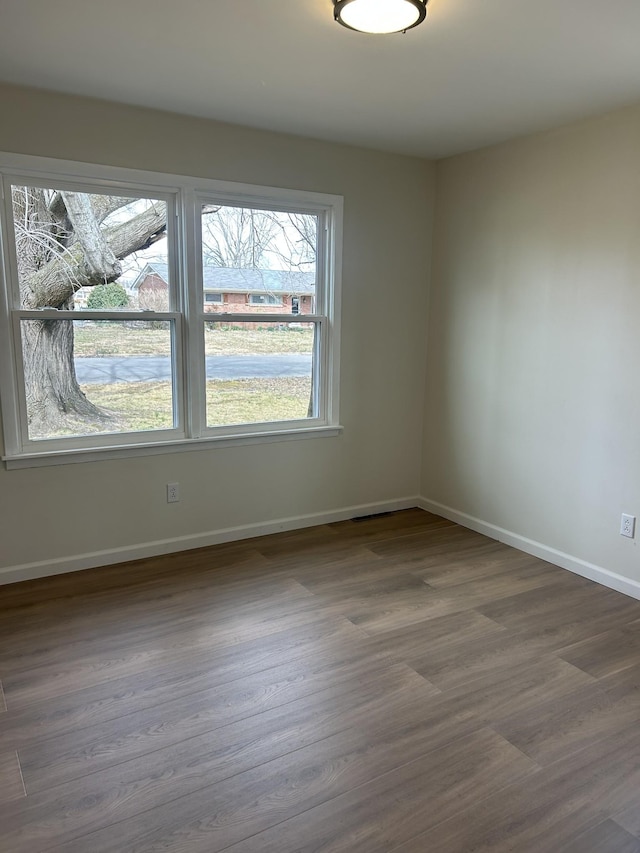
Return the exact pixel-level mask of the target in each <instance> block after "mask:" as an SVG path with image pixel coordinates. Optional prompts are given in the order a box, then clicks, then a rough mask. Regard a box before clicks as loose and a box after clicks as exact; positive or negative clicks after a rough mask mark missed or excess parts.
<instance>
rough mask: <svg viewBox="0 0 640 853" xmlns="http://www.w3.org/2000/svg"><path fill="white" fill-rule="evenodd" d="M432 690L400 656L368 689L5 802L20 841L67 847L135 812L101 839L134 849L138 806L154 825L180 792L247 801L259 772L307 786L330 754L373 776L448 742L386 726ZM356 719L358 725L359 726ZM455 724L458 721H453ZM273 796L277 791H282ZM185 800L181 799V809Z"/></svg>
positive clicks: (12, 834) (332, 692)
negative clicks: (244, 794)
mask: <svg viewBox="0 0 640 853" xmlns="http://www.w3.org/2000/svg"><path fill="white" fill-rule="evenodd" d="M351 688H353V685H351ZM428 693H429V691H428V690H427V689H426V688H425V685H424V683H423V682H422V681H421V680H420V678H419V677H418V676H416V674H415V673H412V672H411V671H410V670H407V669H406V668H403V667H402V666H401V665H394V666H393V667H392V668H391V669H389V670H388V671H386V672H383V673H382V674H381V676H380V678H377V679H372V680H371V681H370V683H369V684H368V686H367V687H364V688H362V689H360V690H353V689H349V685H348V684H345V685H344V686H343V688H342V690H340V688H339V687H335V686H334V687H331V688H328V689H326V690H325V691H322V693H321V694H319V695H317V696H315V697H313V700H312V701H310V697H305V698H303V699H300V700H297V701H296V702H292V703H289V704H286V705H283V706H279V707H278V708H275V709H272V710H270V711H266V712H263V713H261V714H259V715H254V716H251V717H248V718H245V719H242V720H238V721H235V722H233V723H230V724H228V725H227V726H225V727H221V728H220V729H217V730H216V731H214V732H211V731H207V732H206V733H204V734H202V735H200V736H194V737H191V738H189V739H186V740H182V741H180V742H175V743H172V744H171V743H170V744H169V745H168V746H167V745H165V746H163V747H161V745H160V744H157V745H156V746H157V748H156V749H155V750H154V751H153V752H150V753H149V752H145V753H143V754H141V755H140V756H139V758H137V759H132V760H128V761H124V762H122V763H118V764H116V765H112V766H107V767H104V769H102V770H99V771H97V772H95V773H92V774H90V775H88V776H82V777H81V778H76V779H72V780H70V781H67V782H62V781H60V780H59V784H58V785H56V786H55V788H53V787H52V785H51V784H49V785H45V786H42V787H39V789H38V790H36V791H33V792H31V793H30V798H29V802H28V803H25V804H24V806H23V808H22V809H20V810H18V809H16V808H12V809H10V810H4V811H3V810H0V822H1V824H2V826H3V830H4V832H5V838H7V839H9V840H11V843H12V845H13V847H15V850H16V851H20V850H22V849H25V850H27V849H29V850H35V849H40V845H46V844H48V843H51V842H52V841H55V844H56V845H58V846H63V847H64V849H65V850H67V849H71V847H70V841H71V840H72V839H73V838H74V837H76V836H78V835H81V834H84V833H86V832H89V831H91V830H93V829H95V828H96V825H100V824H101V823H105V824H114V823H119V822H122V821H125V820H130V823H129V824H128V825H126V826H124V828H123V829H117V830H114V829H113V827H110V829H109V831H108V832H105V833H104V839H105V840H104V842H101V843H104V845H105V849H115V850H122V849H127V850H128V849H130V848H129V847H128V845H129V844H132V841H131V839H133V837H134V835H135V833H134V834H131V827H132V826H134V825H135V824H136V823H137V822H138V821H137V816H139V815H141V816H142V817H141V818H140V822H141V825H146V822H147V820H148V817H149V815H148V814H147V813H148V811H149V810H150V809H153V810H154V812H155V810H157V812H155V813H156V814H160V813H162V814H164V813H165V812H164V809H163V808H162V807H163V806H167V808H169V807H170V806H171V804H172V803H173V801H174V800H175V799H176V797H178V796H180V797H183V798H185V799H184V801H183V803H189V804H191V805H192V806H194V805H196V804H200V805H201V804H202V802H206V803H210V802H211V797H212V796H213V797H214V800H215V801H216V802H218V801H220V802H222V800H224V799H226V798H227V797H229V798H230V803H231V804H233V803H234V802H236V801H239V797H240V792H241V791H242V790H244V789H245V786H249V785H250V786H251V788H250V790H251V792H252V793H251V796H252V797H255V792H256V790H257V788H258V787H259V781H258V780H260V779H271V777H273V776H280V777H282V780H283V781H282V784H284V785H285V786H286V785H290V784H291V782H290V781H287V780H288V778H289V776H290V775H292V774H294V773H296V774H299V775H300V777H301V779H300V783H299V786H300V788H301V789H302V791H304V789H305V780H307V781H308V782H310V783H313V782H314V779H315V777H316V773H315V772H310V769H309V768H312V767H313V766H314V764H313V763H314V761H320V758H322V760H323V761H325V762H329V763H330V765H331V767H336V766H338V765H339V766H342V765H345V766H346V765H348V766H349V767H351V765H353V768H352V769H351V770H350V773H351V774H354V773H357V774H363V775H364V776H365V777H366V776H367V774H369V773H370V772H373V769H372V768H373V767H374V766H378V765H374V764H372V763H371V762H372V761H374V762H376V761H377V762H378V763H380V762H381V761H383V762H388V763H390V764H391V765H392V766H395V763H394V762H396V761H397V760H398V755H399V750H400V749H401V748H402V749H405V752H406V753H408V751H409V750H410V749H413V748H416V747H417V746H418V745H419V743H422V744H426V745H435V744H438V743H439V741H438V740H437V738H436V737H435V736H434V734H433V733H432V732H431V731H430V730H428V729H427V728H425V727H423V730H422V739H421V740H419V738H418V736H417V735H415V736H414V737H410V734H409V735H407V734H405V733H404V732H403V731H402V729H401V727H400V726H397V725H393V726H391V733H390V735H388V736H387V739H386V740H385V737H384V736H383V734H381V733H383V732H384V730H385V725H387V726H388V722H389V714H390V713H391V714H393V715H394V717H395V718H396V719H399V720H403V719H406V718H407V717H409V718H411V715H413V716H414V717H415V715H416V709H417V707H418V705H419V704H422V705H423V704H424V702H425V701H426V700H427V698H428ZM389 696H391V697H392V699H391V701H390V700H389ZM385 721H386V723H385ZM356 723H357V725H358V731H356V730H354V728H353V726H354V724H356ZM369 727H371V728H372V729H373V730H374V731H375V732H376V739H375V745H372V740H371V739H370V738H369V737H368V735H367V732H368V731H369ZM347 729H349V731H348V733H345V730H347ZM450 731H454V726H453V724H451V725H450ZM389 738H390V739H391V740H390V742H389V743H387V741H389ZM408 740H410V741H411V743H410V744H408V743H407V741H408ZM403 744H405V745H404V746H403ZM304 750H306V751H304ZM369 755H372V756H373V758H369V757H368V756H369ZM380 766H385V767H386V766H387V765H386V763H385V764H383V765H380ZM238 777H240V778H238ZM347 778H348V779H354V778H360V777H359V776H357V777H356V776H353V775H350V776H348V777H347ZM231 780H237V781H235V782H232V781H231ZM214 786H215V790H213V788H214ZM203 789H205V790H204V791H203V793H199V792H200V791H202V790H203ZM314 790H315V786H314ZM230 791H233V794H230V793H228V792H230ZM270 796H271V795H270ZM273 796H274V797H276V799H277V796H276V794H275V793H274V794H273ZM314 796H319V795H318V794H315V795H314ZM267 800H269V798H267ZM183 803H181V804H179V805H178V807H177V808H178V810H179V811H180V812H181V810H182V805H183ZM247 805H248V807H250V805H251V804H250V803H249V804H247ZM198 807H200V806H198ZM230 807H231V805H230V806H229V808H230ZM173 808H174V809H175V806H174V807H173ZM170 814H174V815H175V814H176V812H175V811H173V812H172V811H171V810H169V811H168V812H167V815H170ZM145 815H146V817H145ZM52 827H55V833H54V830H53V829H52ZM118 832H124V833H125V835H124V836H123V835H122V834H120V835H118ZM129 836H130V837H129ZM125 838H129V840H125ZM97 843H98V842H97V839H96V840H94V841H92V843H91V847H90V848H89V849H92V850H95V849H96V848H95V846H94V845H95V844H97ZM44 849H46V846H45V848H44ZM80 849H81V845H80ZM131 849H132V848H131Z"/></svg>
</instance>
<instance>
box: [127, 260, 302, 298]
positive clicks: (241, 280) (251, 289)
mask: <svg viewBox="0 0 640 853" xmlns="http://www.w3.org/2000/svg"><path fill="white" fill-rule="evenodd" d="M202 273H203V285H204V290H205V291H209V292H214V293H216V292H217V293H294V294H305V293H311V294H312V293H314V292H315V273H311V272H298V271H292V272H290V271H289V270H254V269H237V268H236V267H214V266H205V267H204V268H203V271H202ZM153 274H155V275H157V276H159V277H160V278H161V279H162V280H163V281H168V277H169V265H168V264H164V263H161V262H155V261H154V262H153V263H149V264H146V265H145V266H144V268H143V269H142V270H141V271H140V273H139V274H138V276H137V277H136V279H135V280H134V281H133V283H132V285H131V287H132V289H133V290H137V289H138V288H139V287H140V285H141V284H142V282H143V281H144V280H145V278H147V276H149V275H153Z"/></svg>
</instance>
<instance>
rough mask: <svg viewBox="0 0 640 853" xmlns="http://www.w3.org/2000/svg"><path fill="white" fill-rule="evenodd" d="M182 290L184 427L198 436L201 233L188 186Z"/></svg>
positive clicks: (202, 372)
mask: <svg viewBox="0 0 640 853" xmlns="http://www.w3.org/2000/svg"><path fill="white" fill-rule="evenodd" d="M182 211H183V226H182V238H183V245H182V252H181V255H182V265H183V266H182V269H183V275H182V282H181V283H182V294H183V299H184V311H185V335H184V347H185V349H184V354H185V358H184V363H185V373H186V377H185V380H186V381H185V389H186V400H187V430H188V435H190V436H191V437H192V438H200V437H201V436H202V433H203V431H204V429H205V422H206V414H205V408H206V404H205V390H206V365H205V347H204V325H203V316H202V315H203V306H202V301H203V293H204V287H203V283H202V265H201V263H200V256H201V253H202V237H201V228H200V218H201V217H200V205H199V202H198V198H197V196H196V194H195V192H194V191H193V190H191V189H187V190H184V191H183V194H182Z"/></svg>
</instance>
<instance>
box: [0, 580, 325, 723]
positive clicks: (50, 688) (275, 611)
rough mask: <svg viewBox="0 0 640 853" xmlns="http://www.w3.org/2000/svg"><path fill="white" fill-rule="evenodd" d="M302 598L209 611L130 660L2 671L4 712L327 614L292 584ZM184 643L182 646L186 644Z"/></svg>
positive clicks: (108, 658)
mask: <svg viewBox="0 0 640 853" xmlns="http://www.w3.org/2000/svg"><path fill="white" fill-rule="evenodd" d="M296 586H298V587H299V589H300V590H301V592H300V593H289V595H288V596H287V597H286V598H284V599H283V600H281V601H278V600H277V599H276V601H275V602H273V601H269V602H267V603H265V602H263V603H260V602H256V603H255V604H252V605H250V606H246V607H242V606H240V607H238V608H234V607H230V608H229V607H226V608H222V609H221V610H220V611H218V610H217V608H212V609H211V610H208V611H207V619H206V625H205V626H204V627H203V628H202V630H201V631H189V630H187V631H186V634H183V633H177V634H169V635H168V636H167V637H166V638H163V639H160V640H156V641H155V642H149V643H147V644H144V643H141V644H140V646H139V647H138V646H136V647H135V652H134V655H133V656H132V655H128V654H126V652H125V653H124V654H118V655H117V656H116V657H113V656H112V655H110V654H109V651H110V650H109V649H105V650H104V651H102V652H101V653H99V654H96V655H90V656H89V657H87V658H81V659H80V660H67V659H64V658H62V659H60V660H59V661H58V663H57V666H52V665H51V664H47V665H43V666H40V667H31V668H30V669H25V670H21V671H19V672H16V673H14V672H9V673H7V672H4V678H3V683H4V687H5V697H6V701H7V707H8V708H9V709H11V710H18V709H22V708H24V707H26V706H28V705H29V704H31V703H32V702H34V701H42V700H43V699H51V698H54V697H56V696H60V695H62V694H64V693H66V692H69V691H72V690H74V689H77V688H78V687H79V686H81V685H82V686H90V685H95V684H99V683H101V682H102V681H104V680H105V677H106V678H118V677H120V676H122V675H126V674H129V673H131V672H132V671H138V672H143V671H144V670H145V669H146V668H147V667H149V666H152V665H153V664H154V663H157V662H159V661H161V660H163V659H164V658H165V657H166V655H167V654H168V653H170V652H171V651H173V650H174V649H175V648H176V645H177V647H178V648H180V649H182V650H184V649H185V646H186V648H187V649H189V648H193V649H195V648H199V647H201V646H202V644H203V643H207V644H209V645H211V646H216V647H218V648H220V647H224V646H232V645H236V644H238V643H243V642H247V641H250V640H253V639H260V638H263V637H268V636H269V635H271V634H275V633H279V632H280V631H282V630H283V629H287V628H297V627H301V626H304V625H306V624H308V623H309V622H310V621H312V620H313V619H315V618H322V617H324V616H327V615H329V614H331V613H332V612H333V611H332V608H331V607H330V606H329V605H327V606H324V607H323V606H322V605H321V603H320V602H318V601H316V600H315V599H314V597H313V596H312V595H311V594H310V593H308V592H307V590H304V588H303V587H302V586H300V585H299V584H298V585H296ZM185 640H186V641H185Z"/></svg>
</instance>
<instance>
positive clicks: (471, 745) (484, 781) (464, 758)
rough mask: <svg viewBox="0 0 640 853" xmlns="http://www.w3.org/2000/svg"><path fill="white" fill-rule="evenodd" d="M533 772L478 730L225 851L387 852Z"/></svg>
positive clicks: (194, 838)
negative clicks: (480, 796)
mask: <svg viewBox="0 0 640 853" xmlns="http://www.w3.org/2000/svg"><path fill="white" fill-rule="evenodd" d="M535 773H536V766H535V765H534V764H533V762H529V760H528V759H525V757H524V756H523V755H522V753H520V752H518V750H515V749H514V748H513V747H512V746H511V745H510V744H508V743H507V742H506V741H504V740H503V739H501V738H499V737H497V735H495V734H494V733H493V732H490V731H488V730H481V731H478V732H476V733H474V734H472V735H469V736H468V737H465V738H461V739H459V740H457V741H454V742H453V743H451V744H449V745H448V746H446V747H443V748H442V749H440V750H437V751H436V752H432V753H429V754H427V755H426V756H424V757H420V758H417V759H415V760H414V761H411V762H410V763H408V764H404V765H403V766H401V767H399V768H398V769H397V770H394V771H392V772H390V773H387V774H385V775H384V776H381V777H379V778H377V779H374V780H373V781H371V782H368V783H367V784H365V785H362V786H360V787H358V788H354V789H353V790H351V791H350V792H349V793H347V794H344V795H342V796H339V797H336V798H335V799H333V800H330V801H328V802H325V803H323V804H322V805H320V806H317V807H315V808H313V809H310V810H309V811H306V812H303V813H300V814H299V815H297V816H296V817H294V818H292V819H289V820H287V821H284V822H283V823H280V824H278V825H277V826H275V827H274V828H272V829H269V830H267V831H263V832H261V833H259V834H257V835H254V836H252V837H251V838H247V839H246V840H244V841H242V842H240V843H238V844H235V845H233V846H232V847H229V853H258V851H259V853H302V851H311V850H313V851H318V853H320V851H322V853H388V851H389V850H391V849H393V848H394V847H395V846H397V845H398V844H399V843H400V842H402V841H404V840H406V839H408V838H411V837H413V836H414V835H417V834H419V833H420V832H424V831H425V830H428V829H429V828H431V827H433V826H436V825H437V824H438V823H439V822H440V821H442V820H444V819H445V818H446V817H447V816H448V815H451V814H457V813H458V812H459V811H460V810H461V809H462V808H464V806H465V804H467V803H469V802H470V801H471V800H472V799H473V798H474V797H475V796H476V793H477V790H478V789H479V788H480V789H482V791H483V792H484V793H485V794H489V793H493V792H496V791H500V790H503V789H504V788H507V787H509V786H511V785H514V784H516V783H517V782H518V781H519V780H521V779H523V778H526V777H527V776H530V775H532V774H535ZM203 829H204V830H205V831H204V832H203V831H202V830H203ZM207 829H208V824H207V823H205V822H204V821H203V822H202V823H201V824H200V825H198V826H194V828H193V830H192V833H191V834H190V835H189V841H190V843H192V844H193V847H192V848H191V847H190V849H193V850H194V851H200V850H202V851H204V850H206V849H208V848H207V847H206V844H207V834H206V830H207ZM134 849H135V848H134ZM140 849H150V850H152V849H160V848H159V847H157V848H154V847H149V848H140ZM423 849H425V850H427V849H433V850H439V851H440V850H443V851H444V850H445V849H446V848H438V847H432V848H431V847H425V848H423ZM460 849H461V850H462V849H464V848H460ZM451 850H452V853H453V848H451Z"/></svg>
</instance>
